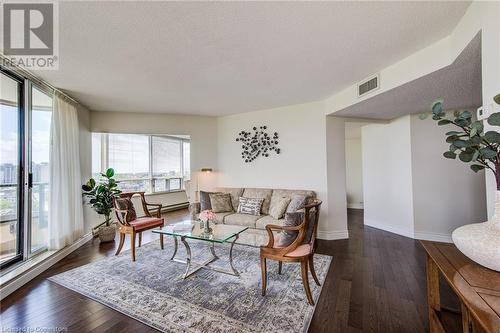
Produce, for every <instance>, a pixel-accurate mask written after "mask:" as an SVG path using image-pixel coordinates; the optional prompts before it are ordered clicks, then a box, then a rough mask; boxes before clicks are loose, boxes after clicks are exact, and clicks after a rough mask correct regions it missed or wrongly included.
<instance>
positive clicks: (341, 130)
mask: <svg viewBox="0 0 500 333" xmlns="http://www.w3.org/2000/svg"><path fill="white" fill-rule="evenodd" d="M344 140H345V120H344V119H343V118H338V117H326V159H327V162H326V168H327V184H328V219H329V221H328V222H329V229H328V234H329V239H342V238H348V237H349V232H348V230H347V198H346V195H345V193H346V170H345V142H344Z"/></svg>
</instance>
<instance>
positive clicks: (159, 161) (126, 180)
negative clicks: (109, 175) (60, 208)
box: [92, 133, 190, 193]
mask: <svg viewBox="0 0 500 333" xmlns="http://www.w3.org/2000/svg"><path fill="white" fill-rule="evenodd" d="M189 155H190V142H189V139H187V138H179V137H174V136H160V135H140V134H105V133H102V134H101V133H93V134H92V174H93V177H94V178H99V173H101V172H103V171H104V170H106V169H107V168H108V167H111V168H113V169H114V170H115V178H116V179H117V180H118V181H119V182H120V183H119V187H120V189H121V190H122V191H144V192H147V193H158V192H171V191H180V190H182V188H183V181H184V180H186V179H189V178H190V170H189V168H190V156H189Z"/></svg>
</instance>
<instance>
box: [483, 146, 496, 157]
mask: <svg viewBox="0 0 500 333" xmlns="http://www.w3.org/2000/svg"><path fill="white" fill-rule="evenodd" d="M479 153H480V154H481V156H482V157H484V158H486V159H494V158H496V157H497V152H496V151H495V150H493V149H490V148H481V149H479Z"/></svg>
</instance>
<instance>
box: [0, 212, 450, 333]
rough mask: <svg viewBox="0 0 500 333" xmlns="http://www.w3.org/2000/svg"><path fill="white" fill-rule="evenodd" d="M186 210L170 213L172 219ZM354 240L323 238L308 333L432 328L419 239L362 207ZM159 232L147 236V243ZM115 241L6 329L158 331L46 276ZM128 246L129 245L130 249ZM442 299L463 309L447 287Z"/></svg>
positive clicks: (26, 304) (34, 294)
mask: <svg viewBox="0 0 500 333" xmlns="http://www.w3.org/2000/svg"><path fill="white" fill-rule="evenodd" d="M186 216H187V211H186V210H182V211H176V212H172V213H169V214H167V216H166V217H167V219H168V220H169V221H170V222H174V221H179V220H182V219H183V218H185V217H186ZM348 218H349V236H350V237H349V239H348V240H338V241H320V242H319V245H318V251H317V252H318V253H322V254H328V255H331V256H333V261H332V264H331V266H330V270H329V273H328V275H327V278H326V281H325V283H324V286H323V291H322V294H321V296H320V299H319V301H318V304H317V307H316V312H315V314H314V317H313V319H312V322H311V325H310V329H309V332H405V333H410V332H426V331H428V320H427V308H426V306H427V303H426V283H425V255H424V252H423V249H422V247H421V246H420V244H419V243H418V241H415V240H412V239H409V238H406V237H402V236H398V235H395V234H392V233H388V232H385V231H381V230H378V229H374V228H370V227H365V226H364V225H363V211H362V210H349V213H348ZM152 237H154V236H153V235H151V234H145V235H144V239H143V241H144V242H147V241H148V240H151V239H152ZM115 246H116V244H114V243H108V244H102V245H100V244H99V242H98V241H95V242H93V241H90V242H88V243H87V244H85V245H84V246H82V247H81V248H79V249H78V250H76V251H75V252H73V253H72V254H70V255H69V256H68V257H66V258H64V259H63V260H61V261H60V262H58V263H57V264H56V265H54V266H53V267H51V268H50V269H49V270H47V271H46V272H44V273H43V274H42V275H40V276H38V277H37V278H35V279H34V280H32V281H31V282H29V283H28V284H26V285H25V286H23V287H22V288H20V289H19V290H17V291H16V292H14V293H13V294H11V295H9V296H8V297H7V298H6V299H4V300H3V301H2V302H1V304H0V322H1V324H0V326H1V330H2V331H6V329H9V328H36V327H50V328H54V327H58V328H63V329H64V328H67V331H69V332H157V331H156V330H154V329H152V328H150V327H148V326H145V325H144V324H141V323H140V322H138V321H135V320H134V319H131V318H129V317H127V316H125V315H122V314H121V313H119V312H116V311H114V310H112V309H110V308H108V307H106V306H104V305H101V304H100V303H97V302H95V301H92V300H90V299H88V298H86V297H84V296H82V295H80V294H78V293H75V292H73V291H71V290H68V289H66V288H64V287H61V286H59V285H57V284H55V283H52V282H50V281H48V280H47V279H46V278H47V277H49V276H52V275H55V274H58V273H60V272H63V271H66V270H69V269H72V268H74V267H78V266H81V265H85V264H87V263H89V262H92V261H95V260H98V259H100V258H103V257H106V256H111V255H113V254H114V251H115ZM127 246H128V244H126V245H125V247H124V248H127ZM444 291H445V299H444V300H443V303H444V304H445V305H447V306H448V307H452V308H457V306H456V303H455V299H454V297H453V295H452V294H451V292H450V291H449V290H447V289H446V287H444Z"/></svg>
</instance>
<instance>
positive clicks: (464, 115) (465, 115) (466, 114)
mask: <svg viewBox="0 0 500 333" xmlns="http://www.w3.org/2000/svg"><path fill="white" fill-rule="evenodd" d="M459 118H462V119H470V118H472V113H470V112H469V111H467V110H466V111H463V112H462V113H460V116H459Z"/></svg>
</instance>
